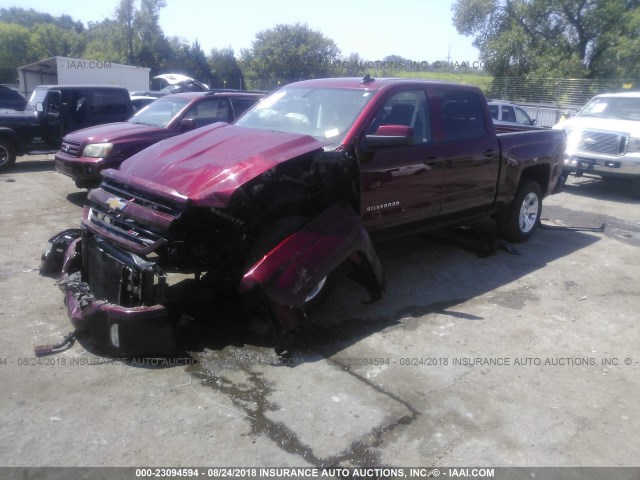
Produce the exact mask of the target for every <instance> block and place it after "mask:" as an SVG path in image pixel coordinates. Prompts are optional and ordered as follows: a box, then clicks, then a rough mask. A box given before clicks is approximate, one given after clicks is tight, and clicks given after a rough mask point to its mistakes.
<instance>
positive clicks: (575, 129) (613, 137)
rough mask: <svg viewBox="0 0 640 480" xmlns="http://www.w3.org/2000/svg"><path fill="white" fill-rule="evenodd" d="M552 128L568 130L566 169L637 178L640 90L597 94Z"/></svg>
mask: <svg viewBox="0 0 640 480" xmlns="http://www.w3.org/2000/svg"><path fill="white" fill-rule="evenodd" d="M553 128H555V129H559V130H564V131H565V132H566V134H567V152H566V153H567V156H566V160H565V169H566V172H567V173H571V174H574V175H576V176H582V175H583V174H584V173H590V174H594V175H598V176H600V177H623V178H632V179H635V180H637V179H640V92H625V93H607V94H603V95H597V96H595V97H593V98H592V99H591V100H590V101H589V102H588V103H587V104H586V105H585V106H584V107H582V109H580V111H579V112H578V113H577V114H576V115H575V116H574V117H572V118H570V119H568V120H563V121H561V122H559V123H558V124H557V125H555V126H554V127H553Z"/></svg>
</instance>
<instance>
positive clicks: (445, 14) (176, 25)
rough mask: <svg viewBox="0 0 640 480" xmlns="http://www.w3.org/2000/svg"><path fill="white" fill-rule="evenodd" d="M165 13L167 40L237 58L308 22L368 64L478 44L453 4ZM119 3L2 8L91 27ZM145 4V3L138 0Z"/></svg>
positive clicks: (459, 57)
mask: <svg viewBox="0 0 640 480" xmlns="http://www.w3.org/2000/svg"><path fill="white" fill-rule="evenodd" d="M166 2H167V6H166V7H165V8H163V9H162V11H161V13H160V24H161V26H162V29H163V30H164V33H165V35H168V36H178V37H181V38H184V39H186V40H187V41H189V42H193V41H194V40H195V39H196V38H197V39H198V41H199V42H200V44H201V45H202V48H203V50H204V51H205V52H206V53H208V52H209V51H210V50H211V49H212V48H224V47H229V46H230V47H232V48H233V49H234V50H235V52H236V55H237V54H238V53H239V52H240V50H241V49H242V48H250V47H251V42H252V41H253V40H254V39H255V35H256V33H258V32H259V31H261V30H266V29H269V28H272V27H274V26H275V25H277V24H279V23H283V24H293V23H297V22H300V23H307V24H308V25H309V26H310V27H311V28H313V29H314V30H319V31H321V32H322V33H323V34H324V35H325V36H326V37H329V38H330V39H332V40H333V41H334V42H335V43H336V44H337V45H338V48H340V50H341V51H342V54H343V55H345V56H347V55H349V54H350V53H354V52H355V53H358V54H360V56H361V57H363V58H365V59H367V60H372V61H376V60H382V59H383V58H384V57H386V56H387V55H400V56H402V57H404V58H409V59H412V60H416V61H428V62H433V61H436V60H443V59H446V58H447V55H448V53H449V48H450V49H451V50H450V51H451V60H452V61H458V62H462V61H465V62H466V61H470V62H474V61H475V60H477V57H478V53H477V50H476V49H475V48H474V47H473V46H472V45H471V42H472V39H471V38H468V37H463V36H461V35H459V34H458V33H457V32H456V29H455V28H454V27H453V25H452V21H451V18H452V13H451V4H452V3H453V0H441V1H437V2H436V1H435V0H432V1H431V2H429V1H425V0H395V1H392V2H384V3H382V2H380V3H377V2H372V1H366V2H364V1H361V0H351V1H349V0H321V1H313V2H312V1H305V0H272V1H265V0H245V1H239V2H230V1H216V0H166ZM118 3H119V1H118V0H99V1H97V2H87V0H20V1H16V0H4V1H3V2H2V4H3V5H2V6H3V7H5V8H7V7H11V6H16V7H22V8H33V9H35V10H38V11H41V12H46V13H50V14H51V15H54V16H59V15H62V14H67V15H70V16H72V17H73V18H74V19H75V20H81V21H82V22H84V23H85V24H86V23H87V22H89V21H100V20H103V19H104V18H113V16H114V12H115V9H116V6H117V5H118ZM138 4H139V2H138Z"/></svg>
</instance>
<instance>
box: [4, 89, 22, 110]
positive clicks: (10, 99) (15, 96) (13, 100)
mask: <svg viewBox="0 0 640 480" xmlns="http://www.w3.org/2000/svg"><path fill="white" fill-rule="evenodd" d="M26 106H27V99H26V98H24V97H23V96H22V94H21V93H20V92H19V91H18V90H17V89H15V88H12V87H7V86H6V85H0V109H3V110H4V109H6V110H24V109H25V107H26Z"/></svg>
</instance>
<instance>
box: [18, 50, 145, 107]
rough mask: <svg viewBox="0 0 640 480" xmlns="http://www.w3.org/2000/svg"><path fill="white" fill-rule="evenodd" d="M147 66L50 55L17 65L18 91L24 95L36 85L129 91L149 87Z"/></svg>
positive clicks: (30, 91) (26, 95)
mask: <svg viewBox="0 0 640 480" xmlns="http://www.w3.org/2000/svg"><path fill="white" fill-rule="evenodd" d="M149 71H150V69H149V68H145V67H135V66H132V65H122V64H119V63H111V62H103V61H100V60H85V59H82V58H68V57H51V58H47V59H46V60H41V61H39V62H36V63H32V64H30V65H25V66H23V67H19V68H18V77H19V80H20V93H22V94H23V95H24V96H25V97H26V98H29V97H30V96H31V93H32V92H33V90H34V89H35V88H36V87H37V86H38V85H78V84H82V85H119V86H122V87H125V88H127V89H128V90H129V91H135V90H149Z"/></svg>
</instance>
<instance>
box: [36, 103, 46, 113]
mask: <svg viewBox="0 0 640 480" xmlns="http://www.w3.org/2000/svg"><path fill="white" fill-rule="evenodd" d="M36 112H44V105H43V104H42V102H38V103H36Z"/></svg>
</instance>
